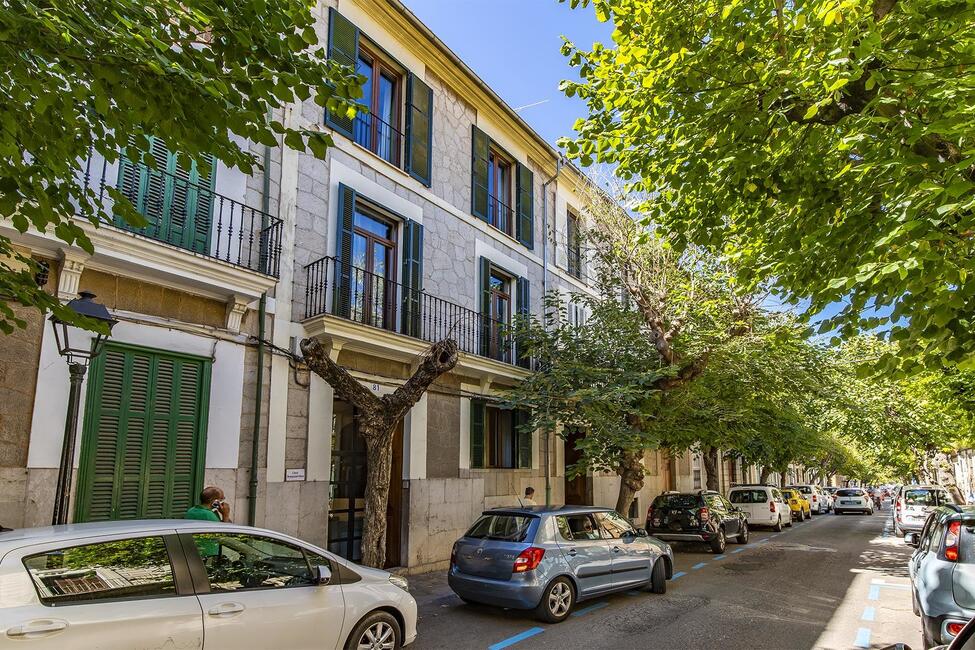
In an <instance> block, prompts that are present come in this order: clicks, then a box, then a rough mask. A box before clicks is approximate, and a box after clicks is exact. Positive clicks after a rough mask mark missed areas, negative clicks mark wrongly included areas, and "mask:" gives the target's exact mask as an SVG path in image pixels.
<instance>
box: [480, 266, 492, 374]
mask: <svg viewBox="0 0 975 650" xmlns="http://www.w3.org/2000/svg"><path fill="white" fill-rule="evenodd" d="M478 266H479V267H480V268H479V273H478V281H479V282H480V287H481V290H480V294H481V299H480V303H481V345H480V348H481V356H483V357H487V356H490V354H491V260H489V259H488V258H486V257H481V258H480V261H479V264H478Z"/></svg>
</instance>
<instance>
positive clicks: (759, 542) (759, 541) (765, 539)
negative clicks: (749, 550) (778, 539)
mask: <svg viewBox="0 0 975 650" xmlns="http://www.w3.org/2000/svg"><path fill="white" fill-rule="evenodd" d="M767 541H768V537H766V538H764V539H760V540H758V541H757V542H755V543H756V544H761V543H762V542H767Z"/></svg>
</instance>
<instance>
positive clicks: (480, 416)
mask: <svg viewBox="0 0 975 650" xmlns="http://www.w3.org/2000/svg"><path fill="white" fill-rule="evenodd" d="M471 467H472V468H474V469H479V468H481V467H484V402H483V401H481V400H478V399H472V400H471Z"/></svg>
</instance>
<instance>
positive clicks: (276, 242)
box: [80, 157, 282, 278]
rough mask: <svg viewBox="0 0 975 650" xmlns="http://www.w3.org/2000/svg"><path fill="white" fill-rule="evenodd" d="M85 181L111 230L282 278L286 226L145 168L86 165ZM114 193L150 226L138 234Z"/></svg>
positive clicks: (93, 160)
mask: <svg viewBox="0 0 975 650" xmlns="http://www.w3.org/2000/svg"><path fill="white" fill-rule="evenodd" d="M80 181H81V182H82V183H83V184H84V186H85V187H86V188H88V189H90V190H91V191H92V192H93V194H94V198H95V200H96V201H97V203H98V205H100V206H102V207H103V208H104V209H105V211H106V212H107V213H109V214H112V215H113V218H112V219H111V220H110V221H109V222H108V225H111V226H115V227H116V228H120V229H122V230H126V231H129V232H132V233H135V234H137V235H141V236H143V237H147V238H149V239H152V240H155V241H157V242H161V243H163V244H167V245H169V246H173V247H176V248H179V249H183V250H185V251H190V252H192V253H195V254H197V255H201V256H203V257H206V258H210V259H214V260H220V261H221V262H226V263H227V264H231V265H233V266H235V267H239V268H242V269H247V270H249V271H254V272H256V273H260V274H263V275H266V276H269V277H273V278H276V277H277V276H278V272H279V267H280V260H281V234H282V221H281V220H280V219H278V218H277V217H273V216H271V215H270V214H268V213H266V212H263V211H261V210H258V209H257V208H253V207H250V206H248V205H245V204H243V203H241V202H240V201H236V200H234V199H232V198H230V197H228V196H225V195H223V194H220V193H218V192H216V191H214V190H213V189H211V188H210V187H206V186H203V185H200V184H197V183H192V182H190V181H189V180H188V179H187V178H185V177H183V176H181V175H178V174H173V173H170V172H167V171H162V170H159V169H150V168H149V167H147V166H145V165H141V164H133V163H131V162H129V161H124V162H123V163H122V164H111V163H109V162H108V161H106V160H105V159H104V158H100V157H92V158H89V159H88V160H86V161H85V164H84V168H83V170H82V176H81V179H80ZM109 187H112V188H115V189H117V190H118V191H119V192H121V193H122V194H123V195H124V196H125V197H126V198H127V199H129V201H131V202H132V204H133V206H135V209H136V211H137V212H139V213H140V214H141V215H142V216H143V217H145V219H146V221H148V224H147V225H146V226H145V227H142V228H137V227H134V226H131V225H129V224H128V223H127V222H126V221H125V220H124V219H122V218H121V217H120V216H119V215H115V212H114V209H113V208H114V199H113V198H112V196H111V194H110V193H109V192H108V188H109Z"/></svg>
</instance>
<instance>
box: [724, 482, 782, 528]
mask: <svg viewBox="0 0 975 650" xmlns="http://www.w3.org/2000/svg"><path fill="white" fill-rule="evenodd" d="M728 501H731V503H733V504H734V505H735V506H736V507H738V508H741V509H742V510H744V512H745V515H746V516H747V517H748V523H749V525H751V526H771V527H772V528H774V529H775V530H776V532H781V530H782V527H783V526H791V525H792V509H791V508H790V507H789V503H788V501H787V500H786V498H785V497H784V496H783V495H782V491H781V490H779V488H777V487H772V486H770V485H739V486H736V487H733V488H731V489H730V490H729V491H728Z"/></svg>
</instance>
